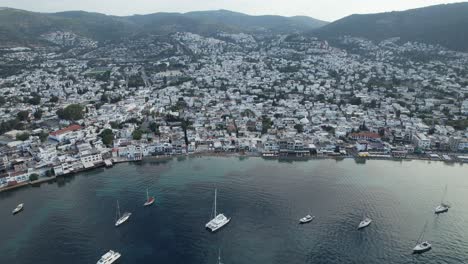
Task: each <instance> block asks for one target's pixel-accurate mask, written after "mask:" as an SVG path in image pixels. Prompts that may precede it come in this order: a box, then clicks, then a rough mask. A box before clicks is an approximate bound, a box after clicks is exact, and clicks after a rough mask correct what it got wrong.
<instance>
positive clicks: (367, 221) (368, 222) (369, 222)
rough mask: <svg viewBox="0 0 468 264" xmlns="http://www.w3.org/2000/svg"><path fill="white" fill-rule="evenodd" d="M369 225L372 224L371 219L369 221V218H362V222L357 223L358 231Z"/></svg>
mask: <svg viewBox="0 0 468 264" xmlns="http://www.w3.org/2000/svg"><path fill="white" fill-rule="evenodd" d="M371 223H372V219H370V218H369V217H366V218H364V220H362V221H361V222H360V223H359V225H358V229H363V228H365V227H368V226H369V225H370V224H371Z"/></svg>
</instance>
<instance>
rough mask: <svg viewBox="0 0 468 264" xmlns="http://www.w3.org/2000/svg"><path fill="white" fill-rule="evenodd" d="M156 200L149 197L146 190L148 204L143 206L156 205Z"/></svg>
mask: <svg viewBox="0 0 468 264" xmlns="http://www.w3.org/2000/svg"><path fill="white" fill-rule="evenodd" d="M154 201H155V198H154V197H153V196H151V197H149V194H148V189H146V202H145V203H144V204H143V206H150V205H152V204H153V203H154Z"/></svg>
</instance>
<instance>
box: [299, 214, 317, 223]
mask: <svg viewBox="0 0 468 264" xmlns="http://www.w3.org/2000/svg"><path fill="white" fill-rule="evenodd" d="M314 219H315V216H311V215H306V216H304V217H302V218H301V219H299V224H307V223H310V222H312V220H314Z"/></svg>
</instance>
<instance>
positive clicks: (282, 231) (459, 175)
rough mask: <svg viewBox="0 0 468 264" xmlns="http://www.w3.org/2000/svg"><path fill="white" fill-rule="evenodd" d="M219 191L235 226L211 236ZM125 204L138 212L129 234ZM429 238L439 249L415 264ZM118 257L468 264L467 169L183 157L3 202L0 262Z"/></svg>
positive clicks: (16, 194) (220, 205)
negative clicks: (307, 219) (365, 222)
mask: <svg viewBox="0 0 468 264" xmlns="http://www.w3.org/2000/svg"><path fill="white" fill-rule="evenodd" d="M147 189H148V191H149V193H150V195H151V196H155V197H156V202H155V204H154V205H153V206H151V207H143V203H144V202H145V200H146V190H147ZM215 189H217V192H218V196H217V211H218V212H219V213H224V214H225V215H226V216H227V217H231V218H232V220H231V222H230V223H229V224H228V225H227V226H225V227H224V228H222V229H221V230H219V231H218V232H216V233H211V232H209V231H208V230H206V229H205V224H206V223H207V222H208V221H209V220H210V218H211V216H212V213H213V203H214V192H215ZM445 189H446V190H447V191H445ZM117 201H119V203H120V208H121V211H122V213H123V212H131V213H132V216H131V217H130V219H129V221H128V222H126V223H125V224H123V225H121V226H120V227H115V226H114V223H115V220H116V203H117ZM442 201H444V202H447V203H449V204H450V205H451V208H450V210H449V211H448V212H447V213H445V214H440V215H435V214H434V208H435V207H436V206H437V205H439V204H440V203H441V202H442ZM19 203H24V204H25V205H24V211H23V212H21V213H19V214H17V215H12V214H11V211H12V210H13V209H14V208H15V207H16V205H17V204H19ZM307 214H311V215H314V216H316V218H315V220H314V221H313V222H311V223H309V224H305V225H299V219H300V218H301V217H304V216H305V215H307ZM364 217H370V218H371V219H372V220H373V222H372V224H371V225H370V226H369V227H367V228H365V229H363V230H358V229H357V226H358V224H359V222H360V221H361V220H362V219H363V218H364ZM420 237H422V238H421V239H422V240H427V241H429V242H430V243H432V246H433V248H432V250H431V251H429V252H426V253H424V254H421V255H413V254H412V249H413V247H414V246H415V245H416V243H417V241H418V239H419V238H420ZM111 249H112V250H114V251H117V252H120V253H121V254H122V257H121V259H120V262H119V263H136V264H156V263H157V264H179V263H180V264H192V263H193V264H196V263H213V264H215V263H217V261H218V255H220V256H221V261H222V263H224V264H270V263H271V264H273V263H275V264H296V263H297V264H303V263H314V264H320V263H324V264H325V263H327V264H338V263H340V264H348V263H349V264H354V263H355V264H366V263H369V264H371V263H372V264H375V263H379V264H381V263H392V264H394V263H425V264H431V263H434V264H436V263H437V264H443V263H468V165H466V164H465V165H462V164H459V163H453V164H446V163H443V162H434V161H432V162H431V161H417V160H414V161H378V160H367V161H366V162H362V161H356V160H353V159H344V160H331V159H329V160H308V161H298V160H265V159H262V158H258V157H249V158H246V157H182V158H173V159H169V160H146V161H142V162H137V163H123V164H117V165H115V166H114V167H112V168H101V169H96V170H93V171H88V172H83V173H79V174H75V175H72V176H68V177H64V178H60V179H58V180H57V181H55V182H50V183H44V184H42V185H39V186H30V187H25V188H21V189H17V190H14V191H8V192H3V193H0V263H1V264H5V263H9V264H10V263H14V264H64V263H67V264H74V263H76V264H83V263H96V262H97V261H98V260H99V258H100V257H101V256H102V255H103V254H104V253H106V252H107V251H109V250H111Z"/></svg>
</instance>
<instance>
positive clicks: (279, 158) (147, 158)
mask: <svg viewBox="0 0 468 264" xmlns="http://www.w3.org/2000/svg"><path fill="white" fill-rule="evenodd" d="M203 157H221V158H235V157H237V158H251V157H252V158H261V159H264V160H272V161H273V160H276V161H279V162H281V161H290V162H294V161H302V162H303V161H310V160H335V161H342V160H345V159H354V160H355V161H356V163H362V164H365V163H366V161H367V160H385V161H400V162H401V161H413V160H419V161H434V162H443V163H445V164H456V163H458V164H460V165H463V164H467V162H463V161H457V160H450V161H446V160H442V159H431V158H430V157H418V156H410V157H404V158H403V157H402V158H395V157H356V156H353V155H346V156H327V155H310V156H302V157H298V156H262V155H261V154H259V153H239V152H201V153H191V154H181V155H165V156H145V157H143V158H142V159H139V160H118V161H113V164H112V166H106V164H105V163H104V162H102V163H98V164H96V165H95V166H93V167H91V168H82V169H80V170H77V171H72V172H70V173H67V174H62V175H58V176H51V177H41V178H39V179H38V180H36V181H32V182H31V181H27V182H22V183H18V184H16V185H13V186H7V187H3V188H0V193H2V192H8V191H14V190H16V189H20V188H22V187H25V186H40V185H41V184H43V183H46V182H51V181H56V180H57V179H59V178H66V177H68V176H71V175H76V174H78V173H81V172H84V171H91V170H94V169H98V168H102V167H106V168H112V167H113V166H114V165H115V164H120V163H131V162H145V161H169V160H172V159H175V158H203Z"/></svg>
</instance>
